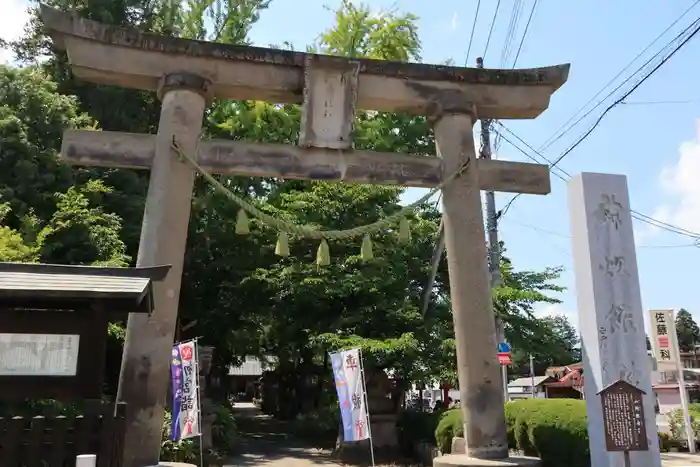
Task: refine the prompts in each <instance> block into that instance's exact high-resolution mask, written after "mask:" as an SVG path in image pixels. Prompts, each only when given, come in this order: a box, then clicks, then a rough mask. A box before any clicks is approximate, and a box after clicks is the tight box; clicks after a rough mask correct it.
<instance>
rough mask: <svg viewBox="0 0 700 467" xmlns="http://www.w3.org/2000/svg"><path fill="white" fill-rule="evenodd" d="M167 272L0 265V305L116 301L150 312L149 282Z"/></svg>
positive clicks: (159, 269)
mask: <svg viewBox="0 0 700 467" xmlns="http://www.w3.org/2000/svg"><path fill="white" fill-rule="evenodd" d="M169 270H170V266H156V267H150V268H114V267H94V266H64V265H56V264H28V263H2V262H0V305H8V304H13V305H17V304H21V305H23V306H26V305H28V304H31V303H32V302H37V303H38V302H42V301H47V300H50V301H54V302H60V301H64V300H65V301H74V300H82V301H110V302H112V301H116V302H124V304H125V305H126V304H128V306H129V308H133V309H132V310H129V311H131V312H137V311H143V312H150V311H151V310H152V308H153V306H152V281H154V280H155V281H159V280H162V279H164V278H165V276H166V275H167V273H168V271H169ZM20 302H21V303H20ZM144 305H145V306H144ZM137 308H139V309H137Z"/></svg>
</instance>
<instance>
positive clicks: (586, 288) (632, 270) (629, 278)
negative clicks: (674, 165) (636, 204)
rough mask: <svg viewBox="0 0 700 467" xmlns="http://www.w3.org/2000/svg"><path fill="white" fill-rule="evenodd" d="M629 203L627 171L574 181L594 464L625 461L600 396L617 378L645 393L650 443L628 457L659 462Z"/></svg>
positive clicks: (639, 465) (653, 466)
mask: <svg viewBox="0 0 700 467" xmlns="http://www.w3.org/2000/svg"><path fill="white" fill-rule="evenodd" d="M630 209H631V208H630V201H629V193H628V191H627V178H626V177H625V176H624V175H608V174H597V173H582V174H580V175H577V176H576V177H574V178H573V179H572V180H571V181H570V182H569V211H570V213H571V237H572V244H573V256H574V272H575V274H576V296H577V301H578V310H579V329H580V331H581V345H582V351H583V355H584V378H585V379H584V381H585V382H584V391H585V396H586V409H587V412H588V437H589V440H590V451H591V467H624V459H623V454H622V453H621V452H608V451H607V450H606V444H605V432H604V430H603V412H602V406H601V401H600V396H598V393H600V392H601V391H602V390H603V389H604V388H605V387H607V386H609V385H610V384H613V383H615V382H616V381H618V380H623V381H626V382H628V383H630V384H631V385H633V386H635V387H636V388H639V389H641V390H642V391H644V393H645V394H644V396H643V397H644V420H645V426H646V430H647V438H648V440H649V450H648V451H636V452H632V453H630V456H631V457H630V460H631V464H632V465H634V466H635V467H660V466H661V460H660V456H659V445H658V436H657V433H656V414H655V412H654V402H655V401H654V393H653V392H652V389H651V368H650V366H649V360H648V356H647V348H646V335H645V332H644V313H643V309H642V299H641V293H640V290H639V274H638V271H637V256H636V253H635V246H634V233H633V228H632V213H631V211H630Z"/></svg>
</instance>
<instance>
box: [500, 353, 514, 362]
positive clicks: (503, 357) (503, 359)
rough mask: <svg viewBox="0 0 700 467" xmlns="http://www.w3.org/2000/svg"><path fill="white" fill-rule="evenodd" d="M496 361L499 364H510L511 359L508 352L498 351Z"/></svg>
mask: <svg viewBox="0 0 700 467" xmlns="http://www.w3.org/2000/svg"><path fill="white" fill-rule="evenodd" d="M497 356H498V363H499V364H501V365H512V364H513V360H512V359H511V358H510V352H498V354H497Z"/></svg>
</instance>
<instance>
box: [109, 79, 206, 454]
mask: <svg viewBox="0 0 700 467" xmlns="http://www.w3.org/2000/svg"><path fill="white" fill-rule="evenodd" d="M206 90H207V81H206V80H204V79H202V78H200V77H198V76H195V75H190V74H186V73H179V74H172V75H166V76H165V77H164V78H163V80H162V83H161V87H160V91H159V96H160V98H161V100H162V108H161V113H160V122H159V125H158V135H157V138H156V146H155V158H154V160H153V167H152V169H151V179H150V182H149V185H148V196H147V198H146V209H145V212H144V217H143V227H142V230H141V240H140V242H139V253H138V259H137V261H136V264H137V265H138V266H155V265H158V264H171V265H172V269H171V270H170V272H169V273H168V276H167V277H166V278H165V280H164V281H162V282H160V283H156V284H155V285H154V297H153V298H154V305H155V308H154V311H153V313H152V314H151V315H150V316H149V315H143V314H131V315H129V320H128V323H127V332H126V341H125V343H124V356H123V359H122V367H121V372H120V375H119V390H118V395H117V397H118V400H120V401H128V404H127V406H126V435H125V439H124V467H142V466H144V465H157V464H158V462H159V460H160V458H159V456H160V443H161V429H162V423H163V414H164V412H165V407H166V401H165V397H166V395H167V391H166V390H165V389H166V388H167V387H168V381H169V377H170V359H169V358H168V356H169V355H170V352H171V348H172V345H173V338H174V336H175V323H176V321H177V312H178V302H179V299H180V282H181V279H182V267H183V262H184V257H185V245H186V243H187V227H188V223H189V218H190V205H191V200H192V187H193V183H194V173H193V171H192V170H191V169H190V167H189V166H187V165H185V163H184V162H181V161H178V159H177V157H175V155H174V153H173V150H172V149H171V145H172V142H173V138H174V137H177V140H178V142H179V144H180V145H182V146H183V148H184V149H185V151H188V152H189V153H190V154H195V153H196V148H197V142H198V141H199V133H200V131H201V128H202V118H203V117H204V107H205V103H206V99H205V97H204V93H205V92H206Z"/></svg>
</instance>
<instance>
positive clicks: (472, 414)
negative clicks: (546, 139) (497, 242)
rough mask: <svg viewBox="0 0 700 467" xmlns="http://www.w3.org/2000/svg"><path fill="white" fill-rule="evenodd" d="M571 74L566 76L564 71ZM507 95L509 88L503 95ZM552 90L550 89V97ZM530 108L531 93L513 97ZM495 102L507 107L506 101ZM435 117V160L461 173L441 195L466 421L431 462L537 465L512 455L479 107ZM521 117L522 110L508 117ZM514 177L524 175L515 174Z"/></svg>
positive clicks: (444, 110)
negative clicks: (446, 451) (449, 448)
mask: <svg viewBox="0 0 700 467" xmlns="http://www.w3.org/2000/svg"><path fill="white" fill-rule="evenodd" d="M567 71H568V70H567ZM503 91H504V92H508V91H507V88H504V89H503ZM553 91H554V89H552V92H553ZM509 97H511V98H513V99H514V100H516V101H518V100H519V101H520V102H521V103H522V102H524V101H525V102H526V101H527V99H528V96H527V95H517V94H515V95H514V94H510V96H509ZM494 101H496V102H504V101H507V99H504V98H503V97H502V96H494ZM442 103H443V106H442V107H439V108H437V109H435V112H434V113H433V115H431V118H432V119H433V122H434V123H433V127H434V131H435V141H436V146H437V153H438V157H440V158H442V162H443V169H444V173H447V174H450V173H454V172H455V171H456V170H459V169H460V168H463V171H462V172H461V175H460V176H459V177H457V178H456V179H455V180H454V181H452V182H451V183H449V184H448V185H447V186H446V187H445V188H444V189H443V196H442V200H443V218H444V222H445V246H446V251H447V264H448V267H449V277H450V295H451V300H452V316H453V320H454V330H455V345H456V353H457V372H458V378H459V392H460V406H461V409H462V414H463V416H464V441H465V442H464V443H453V447H454V448H458V447H460V448H461V446H460V444H461V445H462V446H463V448H462V449H454V450H453V451H461V452H453V453H452V454H450V455H445V456H440V457H437V458H435V459H434V460H433V466H434V467H447V466H467V465H468V466H486V465H488V466H491V467H495V466H500V465H502V466H509V465H519V466H524V465H525V466H535V465H539V463H540V460H539V459H536V458H531V457H509V452H508V441H507V436H506V424H505V414H504V410H503V406H504V403H505V395H504V394H503V390H502V382H501V372H500V366H499V363H498V361H497V357H496V349H497V343H496V328H495V319H494V312H493V305H492V294H491V287H490V283H489V275H488V264H487V261H486V258H487V251H486V240H485V238H486V237H485V232H484V218H483V213H482V205H481V191H480V189H479V171H478V170H477V163H476V150H475V145H474V138H473V128H472V127H473V125H474V122H475V121H476V119H477V118H479V117H478V113H479V106H477V105H473V104H471V103H470V102H468V101H464V100H462V101H461V102H460V101H459V100H458V99H454V100H450V101H449V102H448V101H447V100H443V101H442ZM507 115H508V117H511V118H518V117H519V116H520V115H518V114H517V112H511V113H508V112H507ZM512 176H513V179H514V180H517V179H519V178H522V174H518V173H515V172H514V173H513V174H512Z"/></svg>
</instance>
